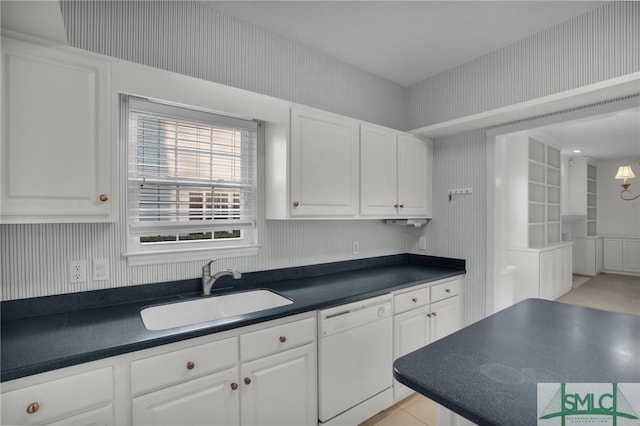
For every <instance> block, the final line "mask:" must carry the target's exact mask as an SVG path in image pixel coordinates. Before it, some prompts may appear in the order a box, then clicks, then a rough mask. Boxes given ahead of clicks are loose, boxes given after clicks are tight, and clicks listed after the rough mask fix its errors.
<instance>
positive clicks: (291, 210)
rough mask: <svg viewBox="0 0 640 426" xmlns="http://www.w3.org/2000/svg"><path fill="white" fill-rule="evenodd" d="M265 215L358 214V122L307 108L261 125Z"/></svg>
mask: <svg viewBox="0 0 640 426" xmlns="http://www.w3.org/2000/svg"><path fill="white" fill-rule="evenodd" d="M265 162H266V173H265V178H266V185H265V186H266V189H265V201H266V218H267V219H292V218H300V219H312V218H316V219H332V218H345V219H347V218H354V217H356V216H357V215H358V187H359V163H360V158H359V123H358V122H357V121H355V120H352V119H350V118H347V117H343V116H340V115H337V114H331V113H328V112H324V111H319V110H314V109H311V108H303V107H295V108H292V109H291V121H290V123H288V124H286V125H285V124H278V123H267V127H266V149H265Z"/></svg>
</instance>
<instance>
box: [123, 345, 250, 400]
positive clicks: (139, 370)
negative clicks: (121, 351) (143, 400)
mask: <svg viewBox="0 0 640 426" xmlns="http://www.w3.org/2000/svg"><path fill="white" fill-rule="evenodd" d="M237 360H238V345H237V339H236V338H235V337H232V338H229V339H225V340H220V341H218V342H211V343H205V344H203V345H198V346H193V347H191V348H186V349H180V350H176V351H173V352H169V353H166V354H161V355H156V356H152V357H149V358H144V359H140V360H137V361H133V362H132V363H131V393H132V394H134V395H135V394H139V393H142V392H146V391H150V390H152V389H156V388H160V387H165V386H169V385H172V384H174V383H179V382H184V381H186V380H190V379H193V378H196V377H201V376H203V375H205V374H210V373H213V372H216V371H220V370H224V369H227V368H231V367H233V366H235V365H236V364H237Z"/></svg>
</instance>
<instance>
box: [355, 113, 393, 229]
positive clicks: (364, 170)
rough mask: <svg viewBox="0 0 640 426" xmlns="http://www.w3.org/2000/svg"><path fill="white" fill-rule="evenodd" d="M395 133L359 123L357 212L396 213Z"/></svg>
mask: <svg viewBox="0 0 640 426" xmlns="http://www.w3.org/2000/svg"><path fill="white" fill-rule="evenodd" d="M396 139H397V133H396V132H394V131H392V130H390V129H385V128H379V127H374V126H364V125H363V126H361V127H360V183H361V184H360V214H361V215H362V216H382V217H395V216H396V211H397V209H396V207H395V206H396V205H397V203H398V201H397V187H398V183H397V180H398V168H397V164H398V163H397V158H396V156H397V152H396V145H397V143H396Z"/></svg>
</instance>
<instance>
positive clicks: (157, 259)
mask: <svg viewBox="0 0 640 426" xmlns="http://www.w3.org/2000/svg"><path fill="white" fill-rule="evenodd" d="M259 250H260V247H259V246H244V247H224V248H223V247H221V248H210V247H209V248H203V249H181V250H171V251H148V252H133V253H124V254H123V256H124V257H126V258H127V264H128V265H129V266H143V265H158V264H161V263H179V262H190V261H195V260H210V259H224V258H228V257H240V256H256V255H257V254H258V252H259Z"/></svg>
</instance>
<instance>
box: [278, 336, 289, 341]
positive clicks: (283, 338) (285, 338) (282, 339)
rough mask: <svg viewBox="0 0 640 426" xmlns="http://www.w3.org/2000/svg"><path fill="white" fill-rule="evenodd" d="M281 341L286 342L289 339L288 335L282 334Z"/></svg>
mask: <svg viewBox="0 0 640 426" xmlns="http://www.w3.org/2000/svg"><path fill="white" fill-rule="evenodd" d="M279 340H280V343H284V342H286V341H287V336H280V339H279Z"/></svg>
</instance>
